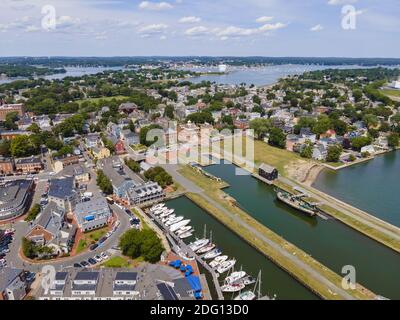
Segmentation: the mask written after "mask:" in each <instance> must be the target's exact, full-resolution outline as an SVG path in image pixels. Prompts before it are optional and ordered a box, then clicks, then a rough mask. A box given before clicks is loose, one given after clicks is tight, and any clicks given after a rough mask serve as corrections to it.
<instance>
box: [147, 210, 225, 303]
mask: <svg viewBox="0 0 400 320" xmlns="http://www.w3.org/2000/svg"><path fill="white" fill-rule="evenodd" d="M146 212H147V214H148V215H149V216H150V217H151V218H152V219H153V220H154V221H156V222H157V223H158V225H159V226H160V227H162V228H163V224H162V222H161V221H160V219H159V218H158V217H156V216H155V215H154V214H153V213H151V212H150V211H146ZM163 231H164V232H165V234H166V237H167V239H168V241H169V242H170V243H171V246H172V250H173V251H174V252H175V253H177V254H178V255H179V256H181V254H182V253H184V254H185V255H187V256H186V257H187V258H190V257H193V258H195V259H196V261H197V262H198V263H199V264H200V265H201V266H202V267H203V268H204V269H206V270H207V271H208V272H209V273H210V274H211V276H212V278H213V282H214V287H215V290H216V292H217V296H218V300H224V299H225V298H224V295H223V293H222V290H221V286H220V283H219V279H218V277H219V274H218V273H217V272H216V271H215V270H214V269H212V268H211V267H210V266H209V265H208V264H207V263H206V262H205V261H204V260H203V259H202V257H203V256H204V255H203V256H199V255H198V254H196V253H195V252H193V250H192V249H190V247H189V246H188V245H187V244H186V243H184V242H183V241H182V239H180V238H179V237H178V236H177V235H176V234H174V233H173V232H170V231H169V230H166V229H165V228H163ZM181 257H182V256H181ZM182 259H183V260H185V258H184V257H182Z"/></svg>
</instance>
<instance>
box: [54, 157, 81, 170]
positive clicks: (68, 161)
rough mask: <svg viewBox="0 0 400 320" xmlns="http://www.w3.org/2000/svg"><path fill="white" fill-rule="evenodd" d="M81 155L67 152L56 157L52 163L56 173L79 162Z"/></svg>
mask: <svg viewBox="0 0 400 320" xmlns="http://www.w3.org/2000/svg"><path fill="white" fill-rule="evenodd" d="M79 159H80V158H79V156H77V155H75V154H66V155H63V156H60V157H54V158H53V161H52V164H53V169H54V171H55V172H56V173H58V172H60V171H62V170H63V169H64V168H65V167H67V166H69V165H73V164H78V163H79Z"/></svg>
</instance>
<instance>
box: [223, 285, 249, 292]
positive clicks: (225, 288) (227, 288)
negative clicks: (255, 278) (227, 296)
mask: <svg viewBox="0 0 400 320" xmlns="http://www.w3.org/2000/svg"><path fill="white" fill-rule="evenodd" d="M244 287H245V285H244V284H242V283H239V284H227V285H224V286H222V287H221V290H222V292H239V291H241V290H243V289H244Z"/></svg>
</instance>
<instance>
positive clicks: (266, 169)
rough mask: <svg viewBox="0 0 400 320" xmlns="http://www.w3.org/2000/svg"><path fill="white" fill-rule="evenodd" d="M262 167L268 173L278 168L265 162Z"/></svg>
mask: <svg viewBox="0 0 400 320" xmlns="http://www.w3.org/2000/svg"><path fill="white" fill-rule="evenodd" d="M260 169H261V170H263V171H264V172H266V173H272V172H274V170H276V168H274V167H272V166H270V165H268V164H265V163H263V164H261V165H260Z"/></svg>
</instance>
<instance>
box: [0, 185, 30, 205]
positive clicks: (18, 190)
mask: <svg viewBox="0 0 400 320" xmlns="http://www.w3.org/2000/svg"><path fill="white" fill-rule="evenodd" d="M32 183H33V182H32V181H31V180H15V181H12V182H9V183H7V184H6V185H5V186H4V187H1V188H0V211H3V210H7V209H9V208H17V207H18V206H20V205H21V204H22V203H23V200H24V198H25V196H26V193H27V192H28V190H29V188H30V187H31V185H32Z"/></svg>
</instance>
